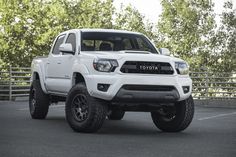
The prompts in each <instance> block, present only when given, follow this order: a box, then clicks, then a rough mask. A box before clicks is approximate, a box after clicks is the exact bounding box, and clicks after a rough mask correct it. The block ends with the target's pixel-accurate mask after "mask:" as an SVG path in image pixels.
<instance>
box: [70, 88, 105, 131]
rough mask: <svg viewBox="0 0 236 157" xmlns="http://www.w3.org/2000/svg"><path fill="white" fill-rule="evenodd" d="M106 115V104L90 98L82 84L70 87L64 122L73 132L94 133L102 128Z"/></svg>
mask: <svg viewBox="0 0 236 157" xmlns="http://www.w3.org/2000/svg"><path fill="white" fill-rule="evenodd" d="M106 115H107V104H106V102H105V101H103V100H100V99H96V98H94V97H91V96H90V95H89V93H88V91H87V88H86V85H85V84H84V83H79V84H77V85H75V86H74V87H72V89H71V90H70V92H69V94H68V96H67V100H66V120H67V122H68V123H69V125H70V127H71V128H72V129H73V130H74V131H76V132H85V133H92V132H96V131H97V130H99V129H100V128H101V127H102V124H103V122H104V121H105V118H106Z"/></svg>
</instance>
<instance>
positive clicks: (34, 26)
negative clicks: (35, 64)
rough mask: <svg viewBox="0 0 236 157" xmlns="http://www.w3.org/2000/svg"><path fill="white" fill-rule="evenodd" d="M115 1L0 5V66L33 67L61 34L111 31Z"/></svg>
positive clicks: (38, 0)
mask: <svg viewBox="0 0 236 157" xmlns="http://www.w3.org/2000/svg"><path fill="white" fill-rule="evenodd" d="M112 13H113V6H112V0H103V1H100V0H67V1H63V0H61V1H60V0H59V1H58V0H47V1H43V0H34V1H31V0H21V1H19V0H11V1H8V0H2V1H0V30H1V31H0V44H1V47H0V58H1V60H0V65H3V64H4V65H6V66H8V65H13V66H23V67H24V66H30V63H31V61H32V59H33V57H35V56H42V55H47V54H48V52H49V50H50V47H51V44H52V42H53V40H54V38H55V37H56V35H57V34H58V33H59V32H62V31H65V30H68V29H72V28H112V20H111V19H112Z"/></svg>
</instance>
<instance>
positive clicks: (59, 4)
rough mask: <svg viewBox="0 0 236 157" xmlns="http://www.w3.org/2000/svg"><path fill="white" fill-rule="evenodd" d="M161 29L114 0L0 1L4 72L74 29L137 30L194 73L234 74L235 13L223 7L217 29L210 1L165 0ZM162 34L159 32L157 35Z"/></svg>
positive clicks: (0, 54) (25, 62) (0, 61)
mask: <svg viewBox="0 0 236 157" xmlns="http://www.w3.org/2000/svg"><path fill="white" fill-rule="evenodd" d="M161 4H162V7H163V12H162V14H161V16H160V20H159V22H158V25H157V26H155V25H154V24H153V23H151V22H149V21H147V20H146V19H145V16H143V15H142V14H141V13H140V12H139V11H138V10H137V9H136V8H134V7H132V6H130V5H129V6H123V5H122V6H121V8H120V9H119V10H115V8H114V6H113V0H33V1H32V0H11V1H9V0H1V1H0V45H1V46H0V67H5V66H8V65H13V66H18V67H24V66H27V67H28V66H30V63H31V61H32V59H33V57H35V56H42V55H47V54H48V52H49V50H50V47H51V44H52V42H53V40H54V38H55V37H56V35H57V34H58V33H59V32H62V31H65V30H68V29H73V28H114V29H124V30H130V31H137V32H141V33H143V34H145V35H147V36H148V37H149V38H150V39H153V40H154V41H155V43H156V45H157V47H167V48H169V49H170V50H171V52H172V53H174V54H175V55H179V56H180V57H181V58H183V59H185V60H187V61H188V62H189V63H190V65H191V67H192V69H199V67H201V66H204V67H207V68H208V69H210V70H211V71H228V72H231V71H235V69H236V63H235V62H236V60H235V58H236V13H235V12H236V11H235V10H233V9H232V8H233V4H232V2H226V3H225V6H224V8H225V11H224V12H223V14H222V22H221V25H220V26H218V27H216V24H215V20H214V16H215V15H214V12H213V5H214V4H213V3H212V1H211V0H162V1H161ZM157 30H158V31H157Z"/></svg>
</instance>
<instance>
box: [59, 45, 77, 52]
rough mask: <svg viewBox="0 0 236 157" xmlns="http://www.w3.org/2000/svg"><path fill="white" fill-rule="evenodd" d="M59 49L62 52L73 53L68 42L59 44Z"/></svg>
mask: <svg viewBox="0 0 236 157" xmlns="http://www.w3.org/2000/svg"><path fill="white" fill-rule="evenodd" d="M59 51H60V52H62V53H69V54H75V52H74V50H73V48H72V45H71V44H70V43H65V44H61V45H60V47H59Z"/></svg>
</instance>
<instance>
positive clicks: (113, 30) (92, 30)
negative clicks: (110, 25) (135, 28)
mask: <svg viewBox="0 0 236 157" xmlns="http://www.w3.org/2000/svg"><path fill="white" fill-rule="evenodd" d="M71 31H81V32H109V33H129V34H141V33H138V32H132V31H126V30H117V29H97V28H96V29H95V28H93V29H71V30H68V31H65V32H63V33H67V32H71Z"/></svg>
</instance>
